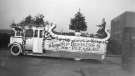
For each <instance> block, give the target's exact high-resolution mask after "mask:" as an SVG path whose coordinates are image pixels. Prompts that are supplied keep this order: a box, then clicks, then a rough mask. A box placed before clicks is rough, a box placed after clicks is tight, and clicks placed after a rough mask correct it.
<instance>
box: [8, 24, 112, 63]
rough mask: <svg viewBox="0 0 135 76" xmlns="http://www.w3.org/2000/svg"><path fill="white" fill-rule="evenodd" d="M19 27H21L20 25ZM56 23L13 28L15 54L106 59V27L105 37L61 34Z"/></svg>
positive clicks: (12, 48)
mask: <svg viewBox="0 0 135 76" xmlns="http://www.w3.org/2000/svg"><path fill="white" fill-rule="evenodd" d="M18 28H19V27H18ZM55 28H56V25H55V24H51V25H46V26H45V27H34V26H32V27H26V26H25V27H24V28H23V29H22V28H20V30H16V29H15V28H12V29H13V32H14V34H13V35H12V36H11V37H10V43H9V45H8V47H9V49H10V53H11V54H12V55H14V56H20V55H32V56H45V57H62V58H73V59H75V60H80V59H97V60H104V59H105V57H106V52H107V45H108V39H109V38H110V33H109V31H108V29H105V32H106V34H107V36H106V37H105V38H102V39H101V38H96V37H83V36H80V35H74V36H70V35H61V34H56V33H54V31H53V30H54V29H55Z"/></svg>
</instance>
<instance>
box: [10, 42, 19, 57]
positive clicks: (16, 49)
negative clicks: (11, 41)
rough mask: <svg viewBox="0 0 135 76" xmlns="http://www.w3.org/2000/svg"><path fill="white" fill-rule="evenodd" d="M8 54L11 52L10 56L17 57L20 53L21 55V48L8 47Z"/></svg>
mask: <svg viewBox="0 0 135 76" xmlns="http://www.w3.org/2000/svg"><path fill="white" fill-rule="evenodd" d="M10 52H11V54H12V55H14V56H19V55H21V53H22V48H21V46H20V45H16V44H15V45H12V46H11V47H10Z"/></svg>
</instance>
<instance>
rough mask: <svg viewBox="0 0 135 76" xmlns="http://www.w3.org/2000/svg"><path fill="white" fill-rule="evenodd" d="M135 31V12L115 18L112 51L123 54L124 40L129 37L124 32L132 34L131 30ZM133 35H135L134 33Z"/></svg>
mask: <svg viewBox="0 0 135 76" xmlns="http://www.w3.org/2000/svg"><path fill="white" fill-rule="evenodd" d="M127 29H128V31H127ZM129 29H131V30H135V12H124V13H122V14H121V15H119V16H117V17H115V18H114V19H112V21H111V40H112V48H111V51H113V52H115V53H117V54H121V53H122V46H123V44H124V43H123V39H124V37H127V36H126V35H125V34H124V33H125V32H124V31H126V32H128V34H129V32H130V33H131V31H130V30H129ZM132 33H135V32H133V31H132ZM132 35H134V36H135V34H132Z"/></svg>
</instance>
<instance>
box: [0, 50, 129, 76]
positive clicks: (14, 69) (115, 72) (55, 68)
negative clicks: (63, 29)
mask: <svg viewBox="0 0 135 76" xmlns="http://www.w3.org/2000/svg"><path fill="white" fill-rule="evenodd" d="M0 76H129V73H127V72H126V71H124V70H123V69H122V68H121V65H120V63H119V59H118V60H115V59H114V60H111V59H108V60H107V59H106V60H105V61H104V63H100V62H99V61H96V60H81V61H75V60H73V59H63V58H49V57H32V56H18V57H15V56H11V55H10V54H9V52H8V51H7V50H0Z"/></svg>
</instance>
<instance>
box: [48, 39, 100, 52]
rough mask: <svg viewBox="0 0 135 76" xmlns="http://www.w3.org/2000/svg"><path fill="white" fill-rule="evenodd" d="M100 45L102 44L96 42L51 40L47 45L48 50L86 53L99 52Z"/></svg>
mask: <svg viewBox="0 0 135 76" xmlns="http://www.w3.org/2000/svg"><path fill="white" fill-rule="evenodd" d="M101 44H103V43H101V42H97V41H96V42H95V41H94V40H84V39H83V40H70V39H53V40H52V41H51V42H50V43H49V48H55V49H60V50H77V51H83V52H88V51H99V50H100V48H101Z"/></svg>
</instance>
